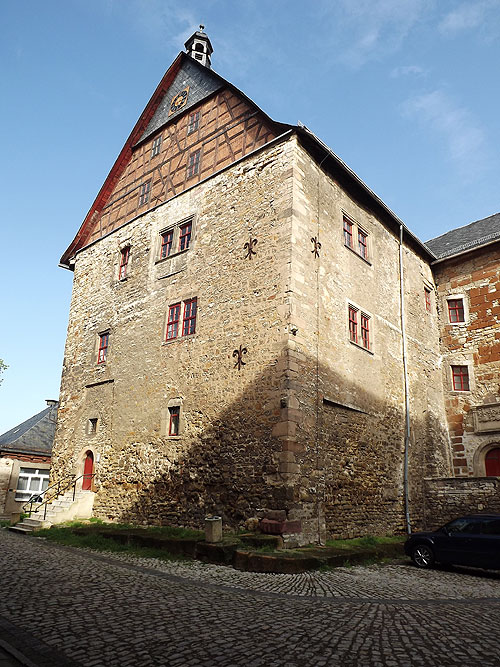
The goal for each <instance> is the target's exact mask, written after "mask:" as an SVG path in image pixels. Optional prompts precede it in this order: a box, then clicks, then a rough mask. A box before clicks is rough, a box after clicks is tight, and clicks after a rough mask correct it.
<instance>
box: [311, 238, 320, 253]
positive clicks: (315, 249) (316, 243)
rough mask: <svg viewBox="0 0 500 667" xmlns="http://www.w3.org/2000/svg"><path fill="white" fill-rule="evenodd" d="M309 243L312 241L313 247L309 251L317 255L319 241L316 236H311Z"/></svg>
mask: <svg viewBox="0 0 500 667" xmlns="http://www.w3.org/2000/svg"><path fill="white" fill-rule="evenodd" d="M311 243H314V248H313V249H312V250H311V252H312V253H313V254H314V256H315V257H319V251H320V250H321V243H320V242H319V241H318V239H317V237H316V236H313V237H312V239H311Z"/></svg>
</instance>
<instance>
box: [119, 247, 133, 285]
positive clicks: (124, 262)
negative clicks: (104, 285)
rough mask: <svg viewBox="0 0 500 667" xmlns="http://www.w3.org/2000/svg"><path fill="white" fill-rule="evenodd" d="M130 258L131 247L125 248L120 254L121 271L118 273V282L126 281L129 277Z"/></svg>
mask: <svg viewBox="0 0 500 667" xmlns="http://www.w3.org/2000/svg"><path fill="white" fill-rule="evenodd" d="M129 256H130V246H127V247H126V248H123V249H122V250H121V252H120V270H119V271H118V280H124V279H125V278H126V277H127V268H128V258H129Z"/></svg>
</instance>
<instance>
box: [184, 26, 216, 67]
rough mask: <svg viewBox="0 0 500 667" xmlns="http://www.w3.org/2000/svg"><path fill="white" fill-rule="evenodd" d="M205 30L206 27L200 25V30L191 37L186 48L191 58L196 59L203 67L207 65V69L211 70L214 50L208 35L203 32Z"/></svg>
mask: <svg viewBox="0 0 500 667" xmlns="http://www.w3.org/2000/svg"><path fill="white" fill-rule="evenodd" d="M204 29H205V26H204V25H203V23H200V29H199V30H197V31H196V32H195V33H194V34H192V35H191V37H190V38H189V39H188V41H187V42H186V43H185V45H184V46H185V47H186V51H187V52H188V53H189V55H190V56H191V58H194V59H195V60H197V61H198V62H199V63H201V64H202V65H205V67H208V68H210V56H211V55H212V52H213V49H212V45H211V44H210V40H209V39H208V36H207V34H206V33H205V32H203V31H204Z"/></svg>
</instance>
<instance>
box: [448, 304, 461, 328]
mask: <svg viewBox="0 0 500 667" xmlns="http://www.w3.org/2000/svg"><path fill="white" fill-rule="evenodd" d="M448 317H449V320H450V322H451V323H452V324H453V323H456V322H465V312H464V300H463V299H448Z"/></svg>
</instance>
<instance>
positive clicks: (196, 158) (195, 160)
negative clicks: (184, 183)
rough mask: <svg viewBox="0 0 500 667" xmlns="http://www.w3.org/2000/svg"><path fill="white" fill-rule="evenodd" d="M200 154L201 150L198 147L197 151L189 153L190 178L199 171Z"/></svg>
mask: <svg viewBox="0 0 500 667" xmlns="http://www.w3.org/2000/svg"><path fill="white" fill-rule="evenodd" d="M200 154H201V150H200V149H198V150H197V151H194V153H191V155H190V156H189V162H188V178H192V177H193V176H196V174H198V173H199V171H200Z"/></svg>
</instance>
